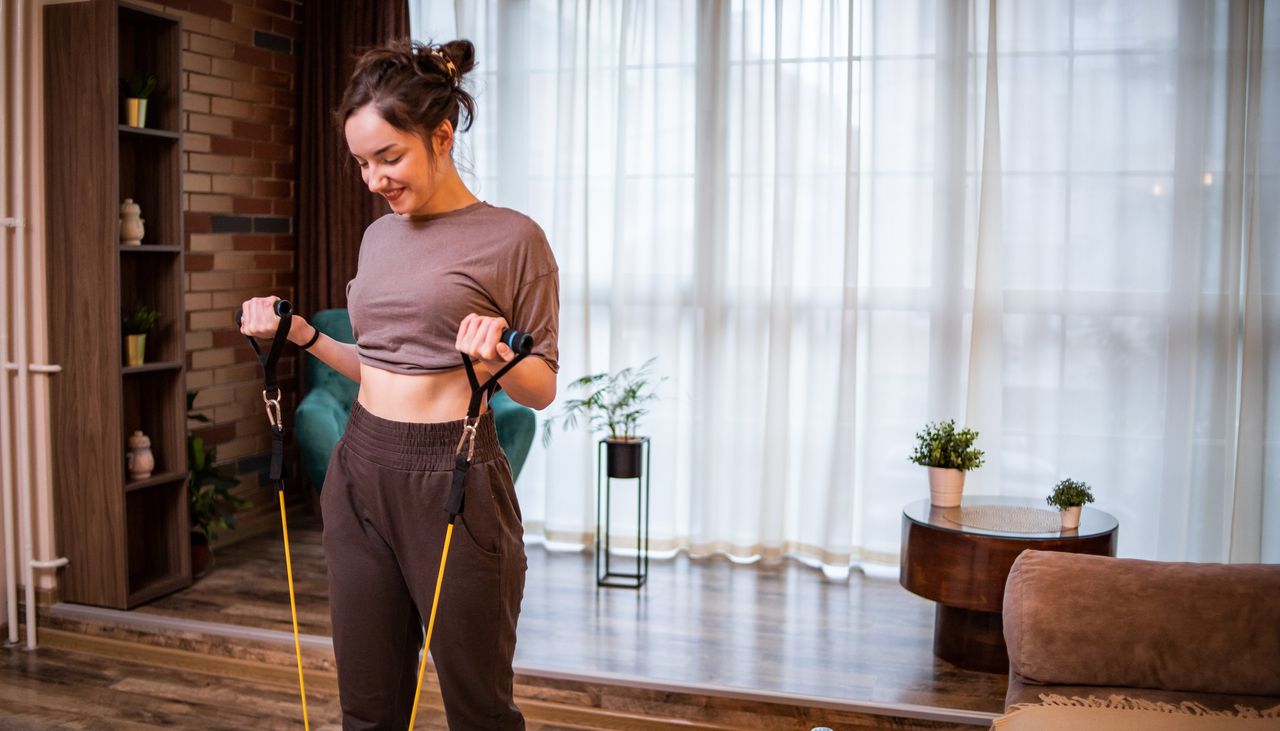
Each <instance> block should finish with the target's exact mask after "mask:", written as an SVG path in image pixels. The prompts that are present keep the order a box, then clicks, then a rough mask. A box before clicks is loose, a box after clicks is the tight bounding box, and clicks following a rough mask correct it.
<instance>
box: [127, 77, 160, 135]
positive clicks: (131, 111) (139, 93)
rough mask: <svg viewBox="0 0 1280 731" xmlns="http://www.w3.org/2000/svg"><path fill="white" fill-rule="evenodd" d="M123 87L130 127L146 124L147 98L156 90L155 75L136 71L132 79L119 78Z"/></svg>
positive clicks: (144, 125)
mask: <svg viewBox="0 0 1280 731" xmlns="http://www.w3.org/2000/svg"><path fill="white" fill-rule="evenodd" d="M120 84H121V86H123V87H124V88H125V92H124V94H125V114H126V120H127V123H128V125H129V126H130V127H146V126H147V98H148V97H150V96H151V93H152V92H154V91H155V90H156V77H155V76H154V75H150V74H148V75H146V76H144V75H142V74H140V73H136V74H134V75H133V78H132V79H121V80H120Z"/></svg>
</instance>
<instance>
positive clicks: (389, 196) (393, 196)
mask: <svg viewBox="0 0 1280 731" xmlns="http://www.w3.org/2000/svg"><path fill="white" fill-rule="evenodd" d="M402 193H404V188H400V189H399V190H394V191H392V192H390V193H383V194H382V197H383V198H386V199H387V200H388V201H390V202H392V203H394V202H395V201H396V199H397V198H399V197H400V195H401V194H402Z"/></svg>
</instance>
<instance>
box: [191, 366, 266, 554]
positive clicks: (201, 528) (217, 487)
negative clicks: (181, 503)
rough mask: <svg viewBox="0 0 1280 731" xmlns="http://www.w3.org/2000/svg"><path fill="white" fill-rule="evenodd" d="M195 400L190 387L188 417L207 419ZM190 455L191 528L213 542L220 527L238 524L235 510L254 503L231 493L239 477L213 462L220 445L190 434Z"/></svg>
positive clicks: (207, 420)
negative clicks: (206, 443) (209, 445)
mask: <svg viewBox="0 0 1280 731" xmlns="http://www.w3.org/2000/svg"><path fill="white" fill-rule="evenodd" d="M195 400H196V392H195V391H187V418H188V419H191V420H193V421H199V422H203V423H208V422H209V417H207V416H205V415H204V414H200V413H197V412H195V411H194V410H193V408H194V405H195ZM187 458H188V460H189V462H190V467H189V469H190V478H189V481H188V486H189V489H188V497H189V501H190V510H191V531H192V532H193V533H201V534H203V535H204V537H205V538H206V539H208V541H209V542H210V544H212V543H213V539H214V538H216V537H217V535H218V531H220V530H224V529H233V528H235V527H236V515H235V513H236V511H237V510H244V509H245V508H250V507H253V503H252V502H250V501H249V500H245V499H244V498H242V497H238V496H236V495H233V494H232V493H231V489H232V488H233V487H235V486H236V485H237V484H238V481H237V480H236V477H235V472H234V470H232V468H231V465H222V466H220V467H215V466H214V463H215V462H217V461H218V448H217V447H206V446H205V444H204V439H202V438H200V437H198V436H196V435H194V434H188V435H187Z"/></svg>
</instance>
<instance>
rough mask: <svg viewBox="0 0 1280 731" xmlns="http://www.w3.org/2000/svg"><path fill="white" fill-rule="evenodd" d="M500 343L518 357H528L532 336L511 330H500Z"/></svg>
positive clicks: (531, 345)
mask: <svg viewBox="0 0 1280 731" xmlns="http://www.w3.org/2000/svg"><path fill="white" fill-rule="evenodd" d="M502 342H504V343H506V345H507V347H508V348H511V350H513V351H515V352H516V353H517V354H519V355H528V354H529V351H531V350H533V336H532V335H530V334H529V333H527V332H521V331H519V330H515V329H513V328H509V327H504V328H502Z"/></svg>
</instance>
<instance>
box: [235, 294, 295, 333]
mask: <svg viewBox="0 0 1280 731" xmlns="http://www.w3.org/2000/svg"><path fill="white" fill-rule="evenodd" d="M272 308H273V309H274V310H275V313H276V316H277V317H282V318H283V317H291V316H292V315H293V305H291V304H289V300H276V303H275V305H273V306H272ZM243 319H244V308H243V307H237V308H236V327H240V321H241V320H243Z"/></svg>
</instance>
